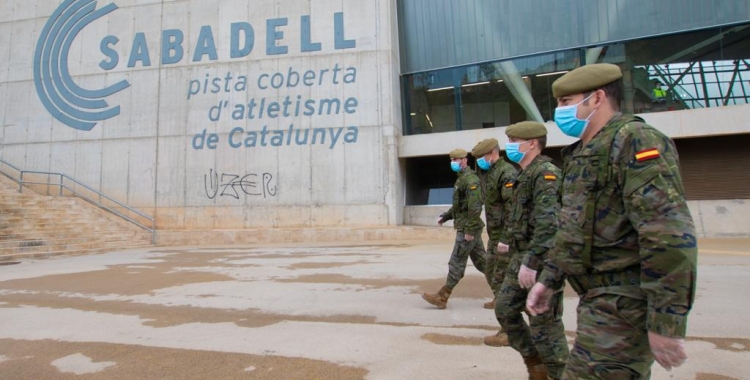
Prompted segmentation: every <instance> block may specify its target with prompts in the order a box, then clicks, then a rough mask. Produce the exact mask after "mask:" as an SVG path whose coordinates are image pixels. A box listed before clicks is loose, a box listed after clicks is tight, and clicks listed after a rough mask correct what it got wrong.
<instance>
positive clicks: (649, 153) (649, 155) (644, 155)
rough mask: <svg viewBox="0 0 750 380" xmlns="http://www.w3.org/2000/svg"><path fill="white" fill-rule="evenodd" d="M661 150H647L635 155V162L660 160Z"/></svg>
mask: <svg viewBox="0 0 750 380" xmlns="http://www.w3.org/2000/svg"><path fill="white" fill-rule="evenodd" d="M659 156H660V154H659V150H658V149H656V148H651V149H646V150H642V151H640V152H638V153H636V154H635V160H636V161H638V162H643V161H647V160H651V159H654V158H659Z"/></svg>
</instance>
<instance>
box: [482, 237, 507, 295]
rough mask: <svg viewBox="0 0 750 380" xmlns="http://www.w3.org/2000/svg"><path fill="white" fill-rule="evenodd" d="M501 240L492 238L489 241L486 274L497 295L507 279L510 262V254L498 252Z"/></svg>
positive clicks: (493, 292)
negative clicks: (506, 274) (506, 273)
mask: <svg viewBox="0 0 750 380" xmlns="http://www.w3.org/2000/svg"><path fill="white" fill-rule="evenodd" d="M499 242H500V241H499V240H497V239H492V238H490V239H489V240H488V241H487V271H485V274H484V276H485V277H486V278H487V283H488V284H490V288H491V289H492V294H494V295H495V297H497V294H498V293H499V292H500V287H501V286H502V285H503V280H504V279H505V272H506V271H507V270H508V264H510V255H509V254H507V253H497V243H499Z"/></svg>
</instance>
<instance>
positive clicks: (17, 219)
mask: <svg viewBox="0 0 750 380" xmlns="http://www.w3.org/2000/svg"><path fill="white" fill-rule="evenodd" d="M150 245H151V233H150V232H148V231H145V230H143V229H140V228H138V227H137V226H135V225H133V224H131V223H128V222H126V221H125V220H122V219H120V218H119V217H117V216H115V215H113V214H112V213H109V212H107V211H105V210H102V209H100V208H98V207H96V206H94V205H92V204H90V203H88V202H86V201H84V200H83V199H80V198H76V197H53V196H44V195H39V194H37V193H35V192H33V191H32V190H28V189H24V192H23V193H19V192H18V185H17V184H16V183H15V182H13V181H11V180H9V179H8V178H5V177H4V176H2V175H0V262H3V261H9V260H17V259H20V258H32V257H47V256H52V255H71V254H86V253H99V252H105V251H112V250H115V249H126V248H135V247H142V246H150Z"/></svg>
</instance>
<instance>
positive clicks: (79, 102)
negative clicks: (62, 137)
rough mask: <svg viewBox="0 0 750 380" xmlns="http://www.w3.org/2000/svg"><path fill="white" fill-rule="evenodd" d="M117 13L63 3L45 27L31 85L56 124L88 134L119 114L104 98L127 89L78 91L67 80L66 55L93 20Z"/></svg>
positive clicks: (85, 1) (69, 0)
mask: <svg viewBox="0 0 750 380" xmlns="http://www.w3.org/2000/svg"><path fill="white" fill-rule="evenodd" d="M115 9H117V5H115V4H108V5H106V6H104V7H102V8H100V9H98V10H96V1H95V0H66V1H64V2H63V3H62V4H61V5H60V7H58V8H57V9H56V10H55V12H54V13H53V14H52V16H50V18H49V20H48V21H47V23H46V24H45V25H44V29H43V30H42V34H41V35H40V36H39V41H38V42H37V45H36V52H35V53H34V83H35V85H36V92H37V94H38V95H39V99H40V100H41V101H42V104H44V107H45V108H46V109H47V111H49V113H50V114H51V115H52V116H53V117H54V118H55V119H57V120H60V121H61V122H62V123H64V124H65V125H67V126H69V127H72V128H75V129H78V130H82V131H90V130H91V129H92V128H94V126H96V123H97V122H98V121H102V120H106V119H109V118H112V117H115V116H117V115H119V114H120V106H115V107H109V104H107V102H106V101H105V100H104V98H106V97H108V96H110V95H112V94H114V93H117V92H119V91H122V90H124V89H126V88H128V87H129V86H130V83H128V82H127V81H125V80H123V81H120V82H118V83H116V84H114V85H112V86H109V87H106V88H104V89H100V90H89V89H85V88H81V87H80V86H78V85H77V84H76V83H75V82H74V81H73V78H71V77H70V71H69V70H68V53H69V51H70V45H71V44H72V43H73V40H75V38H76V36H77V35H78V33H80V32H81V30H82V29H83V28H85V27H86V26H87V25H88V24H90V23H92V22H93V21H95V20H96V19H98V18H100V17H103V16H105V15H107V14H108V13H110V12H112V11H114V10H115Z"/></svg>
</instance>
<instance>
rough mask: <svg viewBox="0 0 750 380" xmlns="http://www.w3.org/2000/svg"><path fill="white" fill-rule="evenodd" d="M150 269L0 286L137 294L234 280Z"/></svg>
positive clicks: (163, 268)
mask: <svg viewBox="0 0 750 380" xmlns="http://www.w3.org/2000/svg"><path fill="white" fill-rule="evenodd" d="M149 266H152V267H153V268H143V267H138V268H129V267H128V266H127V265H117V266H111V267H109V268H108V269H105V270H97V271H91V272H79V273H69V274H56V275H50V276H43V277H34V278H28V279H21V280H11V281H3V282H0V287H2V288H3V289H12V290H31V291H46V290H53V291H59V292H69V293H84V294H121V295H139V294H149V293H151V292H153V291H155V290H158V289H164V288H170V287H173V286H182V285H188V284H196V283H205V282H213V281H234V280H235V279H234V278H232V277H230V276H227V275H223V274H216V273H209V272H199V271H179V272H177V271H174V270H173V267H172V265H164V264H155V265H149ZM204 266H205V264H204Z"/></svg>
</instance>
